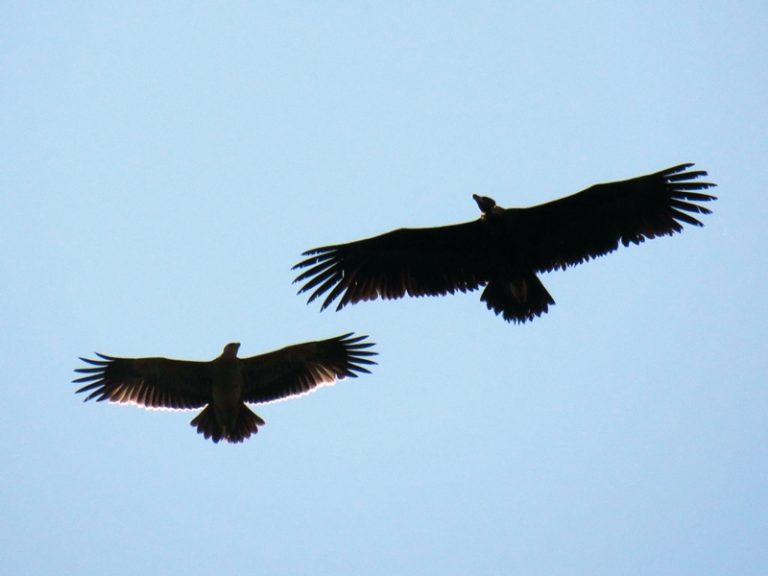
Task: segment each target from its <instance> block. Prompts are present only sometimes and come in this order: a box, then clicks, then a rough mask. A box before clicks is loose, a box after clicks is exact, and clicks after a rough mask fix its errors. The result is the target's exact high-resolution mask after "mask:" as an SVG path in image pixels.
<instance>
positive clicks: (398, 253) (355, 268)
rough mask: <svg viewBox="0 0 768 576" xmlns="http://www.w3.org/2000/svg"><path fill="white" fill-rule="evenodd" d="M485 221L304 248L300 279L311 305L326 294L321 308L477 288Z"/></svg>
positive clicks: (412, 229) (403, 231) (398, 231)
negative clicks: (478, 261) (478, 262)
mask: <svg viewBox="0 0 768 576" xmlns="http://www.w3.org/2000/svg"><path fill="white" fill-rule="evenodd" d="M483 233H484V227H483V226H482V224H481V221H480V220H475V221H470V222H464V223H461V224H452V225H448V226H439V227H432V228H400V229H398V230H392V231H391V232H386V233H384V234H381V235H379V236H374V237H372V238H366V239H363V240H357V241H353V242H349V243H347V244H335V245H331V246H322V247H319V248H313V249H311V250H307V251H305V252H303V254H302V255H303V256H304V257H305V258H304V260H302V261H300V262H299V263H298V264H296V265H295V266H293V268H292V270H299V269H305V270H303V271H302V272H301V273H300V274H299V275H298V276H297V277H296V279H295V280H294V283H298V282H303V283H304V284H303V286H301V288H300V289H299V291H298V293H299V294H302V293H305V292H310V291H311V294H310V295H309V298H308V299H307V303H311V302H313V301H314V300H315V299H317V298H319V297H320V296H323V295H326V296H325V298H324V300H323V303H322V305H321V306H320V309H321V310H324V309H325V308H327V307H329V306H330V305H331V304H332V303H333V302H334V301H335V300H337V299H338V304H337V305H336V310H341V309H342V308H344V307H345V306H346V305H347V304H354V303H356V302H365V301H369V300H376V299H377V298H383V299H385V300H394V299H398V298H403V297H404V296H406V295H407V296H413V297H420V296H438V295H445V294H455V293H456V292H471V291H473V290H476V289H478V288H479V287H480V286H481V285H482V284H483V283H484V280H485V279H484V278H480V277H479V275H478V270H476V269H475V267H476V263H477V260H478V253H477V250H478V249H480V248H481V247H482V246H483V245H484V244H483V237H482V235H483Z"/></svg>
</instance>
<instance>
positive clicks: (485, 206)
mask: <svg viewBox="0 0 768 576" xmlns="http://www.w3.org/2000/svg"><path fill="white" fill-rule="evenodd" d="M472 198H474V199H475V202H477V207H478V208H480V212H482V213H483V214H485V215H486V216H490V215H491V213H492V212H493V209H494V208H495V207H496V200H494V199H493V198H489V197H488V196H478V195H477V194H472Z"/></svg>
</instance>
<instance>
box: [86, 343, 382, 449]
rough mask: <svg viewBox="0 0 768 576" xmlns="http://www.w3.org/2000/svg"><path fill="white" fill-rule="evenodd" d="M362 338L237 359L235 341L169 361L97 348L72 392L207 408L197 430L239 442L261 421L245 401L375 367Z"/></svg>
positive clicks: (287, 392)
mask: <svg viewBox="0 0 768 576" xmlns="http://www.w3.org/2000/svg"><path fill="white" fill-rule="evenodd" d="M366 338H367V336H354V334H352V333H349V334H344V335H343V336H338V337H336V338H330V339H328V340H321V341H317V342H305V343H303V344H296V345H294V346H288V347H286V348H282V349H280V350H275V351H274V352H269V353H267V354H261V355H259V356H251V357H250V358H238V357H237V352H238V349H239V348H240V344H239V343H237V342H233V343H231V344H227V345H226V346H225V347H224V351H223V352H222V353H221V356H219V357H218V358H215V359H213V360H211V361H209V362H194V361H190V360H170V359H168V358H115V357H113V356H106V355H104V354H99V353H96V355H97V356H98V357H99V360H91V359H88V358H80V360H82V361H83V362H86V363H87V364H90V365H92V366H93V367H89V368H78V369H76V370H75V372H79V373H81V374H85V376H82V377H80V378H77V379H76V380H74V382H76V383H84V382H87V384H86V385H85V386H83V387H82V388H80V389H79V390H77V392H90V394H88V396H86V398H85V400H86V401H88V400H91V399H96V400H98V401H102V400H109V401H110V402H119V403H123V404H126V403H127V404H136V405H139V406H144V407H146V408H159V409H163V408H165V409H177V410H193V409H196V408H202V407H205V409H204V410H203V411H202V412H200V414H198V415H197V417H195V418H194V420H192V422H191V424H192V426H196V427H197V431H198V432H199V433H200V434H202V435H203V436H205V437H206V438H211V439H212V440H213V441H214V442H218V441H219V440H225V441H227V442H233V443H234V442H242V441H243V440H245V439H246V438H248V437H249V436H250V435H251V434H255V433H256V432H258V427H259V426H263V425H264V420H262V419H261V418H260V417H259V416H258V415H257V414H255V413H254V412H252V411H251V410H250V409H249V408H248V406H246V405H245V403H246V402H254V403H258V402H270V401H272V400H278V399H281V398H287V397H289V396H296V395H299V394H306V393H308V392H311V391H312V390H313V389H315V388H316V387H318V386H321V385H323V384H332V383H334V382H335V381H336V379H341V378H345V377H347V376H349V377H352V378H355V377H357V375H358V373H359V372H365V373H369V371H368V370H367V369H366V368H365V366H366V365H371V364H375V362H373V361H372V360H370V358H369V357H370V356H374V355H376V352H373V351H371V350H368V349H369V348H370V347H372V346H373V343H372V342H370V341H366V340H365V339H366Z"/></svg>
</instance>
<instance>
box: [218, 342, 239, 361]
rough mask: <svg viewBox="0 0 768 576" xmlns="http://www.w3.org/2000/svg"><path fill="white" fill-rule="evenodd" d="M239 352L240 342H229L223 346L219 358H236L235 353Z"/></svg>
mask: <svg viewBox="0 0 768 576" xmlns="http://www.w3.org/2000/svg"><path fill="white" fill-rule="evenodd" d="M238 350H240V342H230V343H229V344H227V345H226V346H224V351H223V352H222V353H221V356H220V358H237V351H238Z"/></svg>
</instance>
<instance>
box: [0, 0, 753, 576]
mask: <svg viewBox="0 0 768 576" xmlns="http://www.w3.org/2000/svg"><path fill="white" fill-rule="evenodd" d="M0 15H1V16H2V17H0V32H1V33H0V42H1V45H0V74H2V76H1V77H0V102H1V103H2V106H0V122H1V123H2V124H1V125H2V133H3V136H4V137H3V138H2V140H0V146H2V149H0V194H1V195H2V196H0V199H1V202H0V206H2V210H0V240H1V241H0V266H1V269H2V270H3V271H4V275H3V276H4V280H3V288H2V293H3V298H2V299H0V322H2V326H3V330H2V331H0V347H1V348H2V357H3V366H4V371H5V374H4V381H5V384H4V391H5V393H4V399H5V402H4V407H5V410H4V417H3V418H2V420H0V450H1V451H2V452H1V453H2V456H3V460H4V466H3V468H2V471H1V472H0V504H1V505H2V509H3V517H4V519H3V522H2V523H0V553H2V556H3V558H4V565H5V566H6V568H7V570H8V572H9V573H22V574H51V573H54V572H55V573H72V574H84V575H87V574H114V575H119V574H137V573H139V574H141V573H145V574H152V573H176V572H178V573H181V572H184V573H189V574H202V573H212V572H214V571H216V572H240V573H249V572H256V571H259V572H260V573H264V574H275V575H279V574H338V575H343V574H361V573H364V574H369V575H378V574H392V573H416V574H441V575H446V574H447V575H451V574H478V575H486V574H488V575H491V574H526V575H528V574H547V575H553V574H555V575H556V574H593V575H594V574H611V575H614V574H657V575H658V574H675V575H680V574H740V575H750V574H755V575H757V574H765V573H766V572H767V571H768V553H767V552H766V546H765V542H766V541H767V540H768V523H767V521H766V518H768V496H767V494H768V491H767V490H766V486H768V464H767V462H768V449H766V446H768V424H766V416H765V415H766V411H767V409H768V392H767V391H766V372H768V370H767V368H768V361H767V360H766V329H765V324H766V312H767V310H766V303H765V296H764V293H765V286H766V280H768V278H766V256H765V247H766V246H767V245H768V234H766V231H765V226H764V222H765V220H766V217H767V216H768V214H767V213H766V203H765V197H766V196H765V195H766V190H768V186H767V185H768V175H767V174H766V170H765V165H766V161H765V159H766V157H767V156H768V138H767V137H766V136H767V135H768V120H767V118H768V115H766V104H765V103H766V101H768V90H767V87H768V83H767V82H766V80H768V68H767V67H766V66H765V61H766V59H767V57H768V50H767V49H768V40H766V39H767V38H768V9H766V8H765V6H764V4H763V3H761V2H742V3H733V2H728V3H726V2H704V3H700V2H696V3H693V2H677V3H668V2H642V3H640V2H638V3H634V2H626V3H613V2H611V3H609V2H580V3H549V2H540V3H528V4H523V3H511V2H421V3H418V4H417V5H413V3H400V2H389V3H375V2H359V3H344V2H325V3H319V2H318V3H302V2H230V3H180V2H166V3H162V5H161V6H159V5H158V3H155V2H152V3H150V2H131V3H117V2H115V3H82V4H78V5H69V4H63V3H55V2H6V3H4V4H3V7H2V9H0ZM687 161H694V162H697V165H698V166H699V167H700V168H702V169H705V170H708V171H709V172H710V179H711V180H712V181H715V182H717V183H718V184H719V187H718V188H717V189H716V193H717V194H718V196H719V200H718V201H717V202H716V203H714V205H713V206H712V208H713V210H714V213H713V214H712V215H711V216H707V217H706V218H705V219H704V220H705V227H704V228H700V229H691V228H688V229H687V230H686V231H685V233H684V234H682V235H680V236H676V237H674V238H664V239H661V240H656V241H652V242H648V243H646V244H645V245H643V246H640V247H632V248H628V249H624V250H622V251H620V252H618V253H614V254H613V255H611V256H609V257H606V258H602V259H600V260H597V261H594V262H591V263H589V264H588V265H584V266H581V267H578V268H574V269H571V270H569V271H567V272H557V273H552V274H547V275H544V276H543V280H544V283H545V285H546V286H547V287H548V289H549V291H550V293H551V294H552V295H553V296H554V298H555V300H556V301H557V305H556V306H554V307H553V308H552V309H551V311H550V313H549V314H548V315H546V316H545V317H543V318H540V319H538V320H536V321H535V322H533V323H530V324H526V325H524V326H516V325H510V324H507V323H505V322H503V321H502V320H501V319H499V318H497V317H494V316H493V315H492V314H491V313H490V312H488V311H487V310H486V309H485V307H484V305H483V304H482V303H480V302H479V294H478V293H474V294H469V295H459V296H453V297H449V298H440V299H419V300H416V299H411V300H402V301H397V302H374V303H368V304H365V305H358V306H353V307H349V308H346V309H345V310H343V311H342V312H339V313H336V312H333V311H330V310H329V311H326V312H323V313H320V312H319V306H317V305H310V306H307V305H306V304H305V299H304V298H303V297H300V296H297V295H296V293H295V292H296V288H297V287H296V286H294V285H292V284H291V282H292V280H293V277H294V274H293V273H292V272H291V270H290V267H291V266H292V265H293V264H295V263H296V262H297V261H298V260H299V259H300V254H301V252H302V251H303V250H305V249H307V248H311V247H314V246H319V245H323V244H328V243H336V242H344V241H349V240H353V239H357V238H363V237H366V236H371V235H375V234H378V233H382V232H385V231H388V230H391V229H393V228H398V227H402V226H432V225H442V224H449V223H453V222H461V221H466V220H470V219H474V218H476V217H477V215H478V211H477V207H476V206H475V204H474V202H473V201H472V199H471V194H473V193H478V194H484V195H489V196H493V197H494V198H496V200H497V201H498V202H499V204H501V205H503V206H525V205H530V204H537V203H540V202H544V201H547V200H550V199H553V198H555V197H559V196H564V195H567V194H570V193H573V192H576V191H578V190H580V189H583V188H585V187H586V186H589V185H590V184H593V183H596V182H603V181H609V180H614V179H623V178H629V177H632V176H637V175H641V174H644V173H648V172H651V171H655V170H659V169H661V168H664V167H667V166H670V165H673V164H676V163H680V162H687ZM349 331H355V332H358V333H362V334H370V335H371V337H372V339H373V340H374V341H375V342H376V343H377V349H378V351H379V352H380V356H379V358H378V360H379V365H378V366H377V367H375V370H374V371H373V374H372V375H370V376H366V377H361V378H358V379H357V380H345V381H342V382H340V383H338V384H337V385H336V386H334V387H330V388H323V389H321V390H319V391H318V392H317V393H315V394H313V395H310V396H306V397H302V398H300V399H296V400H294V401H289V402H281V403H276V404H271V405H264V406H257V407H256V411H257V413H258V414H260V415H261V416H262V417H263V418H264V419H266V421H267V425H266V426H265V427H264V428H262V429H261V432H260V433H259V434H258V435H257V436H256V437H254V438H252V439H250V440H249V441H247V442H246V443H244V444H243V445H237V446H229V445H214V444H213V443H211V442H208V441H205V440H204V439H203V438H202V437H201V436H199V435H197V434H196V433H195V430H194V429H193V428H191V427H190V426H189V421H190V420H191V419H192V417H193V416H194V413H191V412H174V413H170V412H150V411H144V410H140V409H137V408H133V407H124V406H115V405H112V406H110V405H107V404H104V403H102V404H95V403H89V404H83V403H82V398H81V397H78V396H75V394H74V390H75V386H74V385H72V384H71V383H70V380H71V379H72V377H73V373H72V369H73V368H75V367H76V366H77V365H78V361H77V357H78V356H84V355H90V354H92V352H93V351H100V352H104V353H107V354H112V355H118V356H130V357H138V356H156V355H161V356H168V357H175V358H190V359H208V358H212V357H214V356H216V355H218V354H219V353H220V351H221V349H222V347H223V345H224V344H225V343H227V342H230V341H239V342H241V343H242V347H241V350H240V353H241V355H242V356H249V355H253V354H258V353H261V352H266V351H269V350H272V349H275V348H279V347H282V346H284V345H287V344H291V343H297V342H302V341H306V340H313V339H321V338H327V337H331V336H335V335H338V334H342V333H345V332H349Z"/></svg>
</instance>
